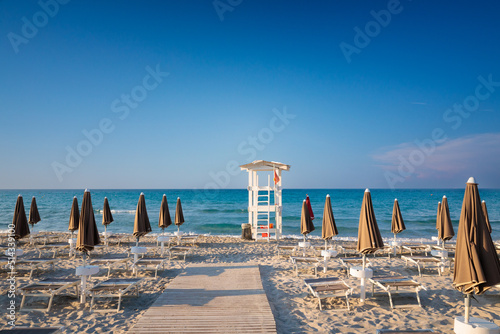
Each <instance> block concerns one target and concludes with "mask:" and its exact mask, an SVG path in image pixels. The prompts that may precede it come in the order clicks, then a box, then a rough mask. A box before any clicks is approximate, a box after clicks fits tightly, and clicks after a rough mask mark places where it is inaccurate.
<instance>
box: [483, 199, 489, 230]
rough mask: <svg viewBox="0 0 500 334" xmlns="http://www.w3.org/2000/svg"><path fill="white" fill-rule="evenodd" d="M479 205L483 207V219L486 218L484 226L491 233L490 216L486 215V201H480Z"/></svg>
mask: <svg viewBox="0 0 500 334" xmlns="http://www.w3.org/2000/svg"><path fill="white" fill-rule="evenodd" d="M481 207H482V208H483V214H484V219H485V220H486V226H487V227H488V232H490V233H491V224H490V217H489V216H488V209H487V208H486V202H485V201H482V202H481Z"/></svg>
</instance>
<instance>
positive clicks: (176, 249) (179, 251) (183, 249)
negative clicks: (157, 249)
mask: <svg viewBox="0 0 500 334" xmlns="http://www.w3.org/2000/svg"><path fill="white" fill-rule="evenodd" d="M193 249H194V247H192V246H173V247H170V248H168V249H167V252H168V259H169V260H171V259H172V256H183V257H184V261H186V256H187V255H188V254H191V253H192V252H193Z"/></svg>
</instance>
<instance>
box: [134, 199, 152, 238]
mask: <svg viewBox="0 0 500 334" xmlns="http://www.w3.org/2000/svg"><path fill="white" fill-rule="evenodd" d="M149 232H151V225H150V224H149V217H148V211H147V210H146V199H145V198H144V193H141V195H140V196H139V202H137V210H136V211H135V220H134V237H135V238H136V245H137V244H138V243H139V238H140V237H142V236H144V235H146V234H148V233H149Z"/></svg>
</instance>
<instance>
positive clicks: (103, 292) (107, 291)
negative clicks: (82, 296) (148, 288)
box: [89, 278, 143, 312]
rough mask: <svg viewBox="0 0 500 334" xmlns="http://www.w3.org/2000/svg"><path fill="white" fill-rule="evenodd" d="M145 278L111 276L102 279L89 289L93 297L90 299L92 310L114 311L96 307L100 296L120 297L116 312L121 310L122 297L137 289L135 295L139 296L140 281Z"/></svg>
mask: <svg viewBox="0 0 500 334" xmlns="http://www.w3.org/2000/svg"><path fill="white" fill-rule="evenodd" d="M142 280H143V278H111V279H107V280H105V281H102V282H100V283H98V284H97V285H95V286H94V287H93V288H91V289H90V290H89V295H90V296H91V297H92V299H91V301H90V312H112V311H113V309H112V308H100V309H99V308H96V302H95V301H96V299H98V298H118V306H117V308H116V312H120V307H121V304H122V297H124V295H126V294H128V293H129V292H132V290H134V289H135V295H136V296H139V283H140V282H141V281H142Z"/></svg>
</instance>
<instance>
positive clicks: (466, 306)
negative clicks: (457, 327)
mask: <svg viewBox="0 0 500 334" xmlns="http://www.w3.org/2000/svg"><path fill="white" fill-rule="evenodd" d="M469 314H470V293H468V294H467V295H465V317H464V320H465V323H466V324H468V323H469Z"/></svg>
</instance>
